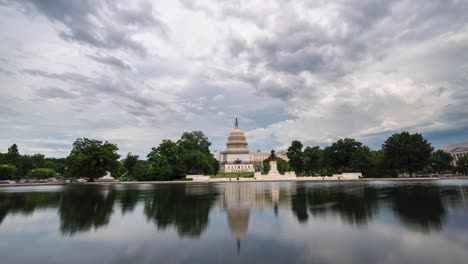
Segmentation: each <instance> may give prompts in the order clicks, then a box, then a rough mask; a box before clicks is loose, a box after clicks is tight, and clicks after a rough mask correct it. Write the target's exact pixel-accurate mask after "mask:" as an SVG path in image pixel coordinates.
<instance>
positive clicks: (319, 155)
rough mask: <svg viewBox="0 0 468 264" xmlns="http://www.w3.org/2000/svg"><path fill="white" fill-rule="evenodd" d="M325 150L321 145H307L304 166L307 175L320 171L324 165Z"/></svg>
mask: <svg viewBox="0 0 468 264" xmlns="http://www.w3.org/2000/svg"><path fill="white" fill-rule="evenodd" d="M322 160H323V150H321V149H320V147H319V146H315V147H306V148H305V149H304V153H303V162H304V165H303V168H304V172H305V173H306V174H307V175H314V174H316V173H318V171H319V170H320V168H321V167H322Z"/></svg>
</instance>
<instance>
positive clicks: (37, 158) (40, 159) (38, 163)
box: [31, 153, 45, 168]
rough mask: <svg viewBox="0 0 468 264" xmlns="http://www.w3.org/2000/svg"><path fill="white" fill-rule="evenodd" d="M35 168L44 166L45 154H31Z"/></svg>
mask: <svg viewBox="0 0 468 264" xmlns="http://www.w3.org/2000/svg"><path fill="white" fill-rule="evenodd" d="M31 160H32V162H33V166H34V168H44V164H45V156H44V155H43V154H39V153H37V154H34V155H32V156H31Z"/></svg>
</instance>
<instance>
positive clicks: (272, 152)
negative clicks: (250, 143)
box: [270, 149, 276, 160]
mask: <svg viewBox="0 0 468 264" xmlns="http://www.w3.org/2000/svg"><path fill="white" fill-rule="evenodd" d="M270 160H276V154H275V150H274V149H272V150H271V155H270Z"/></svg>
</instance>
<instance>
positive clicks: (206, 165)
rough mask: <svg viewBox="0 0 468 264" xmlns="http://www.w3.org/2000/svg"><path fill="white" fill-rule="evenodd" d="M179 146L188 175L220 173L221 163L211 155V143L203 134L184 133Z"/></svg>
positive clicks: (198, 132)
mask: <svg viewBox="0 0 468 264" xmlns="http://www.w3.org/2000/svg"><path fill="white" fill-rule="evenodd" d="M177 144H178V146H179V154H180V158H181V160H182V163H183V165H184V167H185V172H186V173H203V174H211V175H214V174H216V173H218V170H219V163H218V161H217V160H216V159H215V158H214V157H213V155H212V154H211V153H210V149H209V147H210V146H211V142H210V141H209V140H208V137H206V136H205V135H204V134H203V132H201V131H192V132H184V133H183V134H182V136H181V137H180V140H179V141H177Z"/></svg>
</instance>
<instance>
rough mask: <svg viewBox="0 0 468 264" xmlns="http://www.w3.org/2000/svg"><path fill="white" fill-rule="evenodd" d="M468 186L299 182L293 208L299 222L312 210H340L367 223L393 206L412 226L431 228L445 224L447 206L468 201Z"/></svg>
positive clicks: (344, 216) (317, 212)
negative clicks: (312, 183) (318, 184)
mask: <svg viewBox="0 0 468 264" xmlns="http://www.w3.org/2000/svg"><path fill="white" fill-rule="evenodd" d="M467 188H468V187H457V186H453V187H452V186H449V187H440V186H437V185H427V184H424V185H423V184H421V183H418V185H416V184H415V185H410V186H408V185H397V186H389V187H383V188H382V187H375V186H362V185H334V186H317V185H312V186H307V184H297V185H296V194H295V195H294V196H293V197H292V200H291V209H292V211H293V213H294V215H295V216H296V218H297V219H298V221H299V222H301V223H302V222H306V221H307V220H308V219H309V216H310V215H309V214H312V215H323V214H329V213H332V214H338V215H340V216H341V217H342V219H344V220H345V222H346V223H349V224H353V225H354V224H357V225H361V224H367V223H368V222H369V221H370V220H371V219H372V218H373V217H374V216H375V215H376V214H378V210H379V207H385V206H388V205H389V206H390V208H391V209H393V211H394V213H395V214H396V216H397V217H398V218H399V219H400V220H401V221H402V223H403V224H405V225H406V226H407V227H409V228H414V229H416V230H418V231H423V232H427V231H429V230H438V229H440V228H441V227H442V224H443V221H444V218H445V214H446V209H445V207H446V206H452V207H455V206H457V205H460V204H466V203H467V200H468V199H467V195H466V194H468V189H467Z"/></svg>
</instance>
